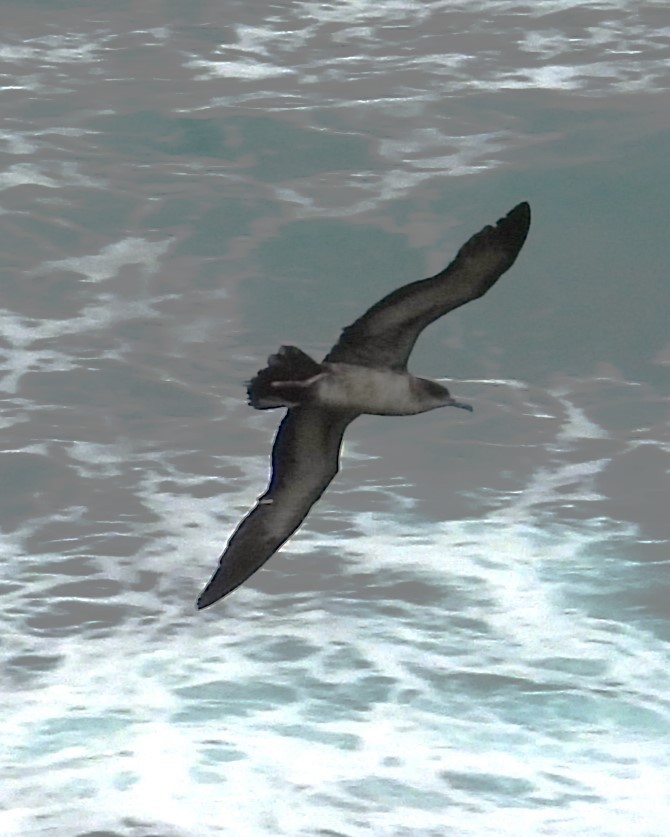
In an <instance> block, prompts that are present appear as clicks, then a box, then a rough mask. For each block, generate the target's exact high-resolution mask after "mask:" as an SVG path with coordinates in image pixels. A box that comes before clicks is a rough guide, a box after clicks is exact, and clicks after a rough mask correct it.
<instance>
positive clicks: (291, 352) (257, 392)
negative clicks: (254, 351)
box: [247, 346, 322, 410]
mask: <svg viewBox="0 0 670 837" xmlns="http://www.w3.org/2000/svg"><path fill="white" fill-rule="evenodd" d="M321 372H322V367H321V365H320V364H318V363H317V362H316V361H315V360H312V358H311V357H310V356H309V355H307V354H305V352H303V351H301V350H300V349H298V348H297V347H296V346H280V348H279V350H278V352H277V353H276V354H274V355H270V357H269V358H268V365H267V366H266V367H265V369H261V370H260V371H259V372H258V374H257V375H256V377H255V378H252V379H251V380H250V381H249V384H248V386H247V395H248V396H249V404H250V405H251V406H252V407H254V408H255V409H256V410H272V409H274V408H275V407H296V406H297V405H298V404H305V403H307V402H308V401H309V385H310V383H311V382H312V380H313V379H315V378H316V376H317V375H320V374H321Z"/></svg>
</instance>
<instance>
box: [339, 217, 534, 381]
mask: <svg viewBox="0 0 670 837" xmlns="http://www.w3.org/2000/svg"><path fill="white" fill-rule="evenodd" d="M529 228H530V206H529V205H528V203H526V202H525V201H524V202H523V203H520V204H518V205H517V206H515V207H514V209H512V210H511V211H510V212H508V214H507V215H506V216H505V217H504V218H501V219H500V220H499V221H498V222H497V224H496V225H495V226H493V227H492V226H487V227H484V229H482V230H481V231H480V232H478V233H476V234H475V235H473V236H472V237H471V238H470V239H469V240H468V241H467V242H466V243H465V244H464V245H463V246H462V247H461V248H460V250H459V251H458V254H457V255H456V258H455V259H454V260H453V261H452V262H451V263H450V264H449V265H448V266H447V267H446V268H444V270H441V271H440V272H439V273H438V274H436V275H435V276H431V277H429V278H428V279H419V280H418V281H416V282H411V283H410V284H408V285H404V286H402V287H400V288H396V290H394V291H391V293H390V294H387V295H386V296H385V297H384V298H383V299H381V300H380V301H379V302H377V303H375V305H373V306H372V307H371V308H369V309H368V310H367V311H366V312H365V313H364V314H363V316H362V317H359V318H358V319H357V320H356V321H355V322H354V323H352V325H350V326H347V328H345V329H344V330H343V331H342V334H341V335H340V339H339V340H338V342H337V343H336V344H335V345H334V346H333V348H332V349H331V350H330V352H329V353H328V354H327V355H326V357H325V361H328V362H333V363H353V364H359V365H362V366H376V367H390V368H392V369H399V370H402V369H405V367H406V365H407V359H408V358H409V355H410V353H411V351H412V349H413V347H414V344H415V342H416V339H417V337H418V336H419V334H420V333H421V331H423V329H424V328H426V326H427V325H429V324H430V323H432V322H434V321H435V320H437V319H439V318H440V317H443V316H444V315H445V314H446V313H448V312H449V311H452V310H453V309H454V308H458V307H460V306H461V305H465V303H467V302H470V301H471V300H473V299H476V298H477V297H480V296H483V294H485V293H486V291H488V290H489V288H490V287H491V286H492V285H493V284H494V283H495V282H496V281H497V279H498V278H499V277H500V276H502V274H503V273H505V271H507V270H509V268H510V267H511V266H512V265H513V264H514V261H515V260H516V257H517V255H518V254H519V251H520V250H521V248H522V246H523V243H524V241H525V240H526V236H527V235H528V230H529Z"/></svg>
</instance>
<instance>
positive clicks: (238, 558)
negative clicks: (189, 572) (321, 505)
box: [198, 407, 356, 609]
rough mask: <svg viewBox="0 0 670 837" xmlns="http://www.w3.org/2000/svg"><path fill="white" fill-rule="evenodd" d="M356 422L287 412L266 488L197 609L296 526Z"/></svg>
mask: <svg viewBox="0 0 670 837" xmlns="http://www.w3.org/2000/svg"><path fill="white" fill-rule="evenodd" d="M355 417H356V413H343V412H336V413H333V412H329V411H326V410H322V409H320V408H318V407H298V408H295V409H292V410H289V411H288V412H287V414H286V416H285V417H284V419H283V421H282V423H281V424H280V425H279V430H278V431H277V435H276V436H275V441H274V446H273V448H272V477H271V478H270V484H269V486H268V489H267V491H266V492H265V494H264V495H263V496H262V497H261V498H260V499H259V500H258V503H257V504H256V506H255V507H254V508H253V509H252V510H251V511H250V512H249V514H248V515H247V516H246V517H245V518H244V520H243V521H242V522H241V523H240V525H239V526H238V527H237V529H236V530H235V532H234V533H233V535H232V537H231V538H230V540H229V542H228V545H227V546H226V549H225V551H224V553H223V555H222V556H221V558H220V563H219V567H218V568H217V570H216V572H215V573H214V575H213V576H212V578H211V580H210V581H209V583H208V584H207V585H206V587H205V588H204V590H203V591H202V593H201V594H200V597H199V599H198V608H199V609H202V608H204V607H208V606H209V605H211V604H213V603H214V602H216V601H218V600H219V599H221V598H223V596H226V595H227V594H228V593H230V592H231V590H234V589H235V588H236V587H239V585H240V584H242V583H243V582H244V581H246V580H247V579H248V578H249V576H251V575H252V574H253V573H255V572H256V570H258V569H259V568H260V567H262V566H263V564H264V563H265V562H266V561H267V560H268V559H269V558H270V557H271V556H272V555H273V554H274V553H275V552H276V551H277V550H278V549H279V547H280V546H281V545H282V544H283V543H284V542H285V541H286V540H287V539H288V538H289V537H290V536H291V535H292V534H293V533H294V532H295V530H296V529H297V528H298V526H300V524H301V523H302V521H303V520H304V519H305V517H306V516H307V513H308V512H309V510H310V509H311V507H312V506H313V505H314V503H315V502H316V501H317V500H318V499H319V497H320V496H321V495H322V494H323V492H324V491H325V490H326V488H327V487H328V485H329V484H330V482H331V480H332V479H333V477H334V476H335V474H337V471H338V467H339V464H338V463H339V454H340V445H341V443H342V435H343V434H344V431H345V428H346V427H347V425H348V424H349V423H350V422H351V421H352V420H353V419H354V418H355Z"/></svg>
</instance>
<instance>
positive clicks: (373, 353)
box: [198, 202, 530, 609]
mask: <svg viewBox="0 0 670 837" xmlns="http://www.w3.org/2000/svg"><path fill="white" fill-rule="evenodd" d="M529 227H530V207H529V205H528V204H527V203H525V202H524V203H520V204H519V205H518V206H515V207H514V209H512V211H511V212H509V214H508V215H506V216H505V217H504V218H501V219H500V220H499V221H498V223H497V224H496V225H495V226H494V227H491V226H487V227H484V229H483V230H481V232H479V233H477V234H476V235H474V236H473V237H472V238H471V239H470V240H469V241H468V242H467V243H466V244H464V245H463V247H461V249H460V250H459V251H458V254H457V256H456V258H455V259H454V260H453V262H451V264H450V265H448V266H447V267H446V268H445V269H444V270H442V271H440V273H438V274H437V275H436V276H432V277H429V278H428V279H422V280H419V281H417V282H412V283H411V284H409V285H405V286H404V287H402V288H398V289H397V290H395V291H392V292H391V293H390V294H388V295H387V296H385V297H384V298H383V299H382V300H381V301H380V302H378V303H376V305H373V306H372V308H370V309H369V310H368V311H366V312H365V314H363V316H362V317H360V318H359V319H358V320H356V322H355V323H353V324H352V325H350V326H349V327H348V328H345V329H344V331H343V332H342V334H341V336H340V339H339V340H338V341H337V343H336V344H335V345H334V346H333V348H332V349H331V350H330V351H329V352H328V354H327V355H326V357H325V358H324V360H323V361H322V363H317V362H316V361H315V360H313V359H312V358H311V357H309V355H306V354H305V353H304V352H303V351H301V350H300V349H298V348H296V347H295V346H282V347H281V348H280V349H279V350H278V352H277V353H276V354H273V355H270V357H269V358H268V361H267V363H268V365H267V366H266V367H265V369H261V370H260V371H259V372H258V374H257V375H256V377H255V378H253V379H252V380H251V381H250V382H249V384H248V388H247V394H248V397H249V404H250V405H251V406H252V407H254V408H255V409H256V410H271V409H273V408H276V407H284V408H288V410H287V412H286V415H285V416H284V418H283V419H282V422H281V424H280V425H279V429H278V431H277V435H276V436H275V440H274V445H273V448H272V475H271V477H270V484H269V485H268V488H267V491H266V492H265V494H263V496H262V497H260V498H259V500H258V502H257V503H256V505H255V506H254V508H253V509H252V510H251V511H250V512H249V514H248V515H247V516H246V517H245V518H244V520H243V521H242V522H241V523H240V525H239V526H238V527H237V529H236V530H235V532H234V533H233V535H232V537H231V538H230V540H229V541H228V545H227V546H226V548H225V550H224V552H223V555H222V556H221V558H220V559H219V566H218V567H217V569H216V572H215V573H214V575H213V576H212V578H211V579H210V581H209V583H208V584H207V586H206V587H205V588H204V590H203V591H202V593H201V594H200V597H199V598H198V608H199V609H202V608H204V607H209V605H211V604H214V602H216V601H218V600H219V599H221V598H223V597H224V596H226V595H228V593H230V592H231V591H232V590H234V589H235V588H236V587H239V585H240V584H242V583H243V582H245V581H246V580H247V579H248V578H249V576H251V575H253V573H255V572H256V570H258V569H260V567H262V566H263V564H264V563H265V562H266V561H267V560H268V558H270V557H271V556H272V555H273V554H274V553H275V552H276V551H277V550H278V549H279V547H280V546H281V545H282V544H283V543H285V542H286V540H288V538H289V537H290V536H291V535H292V534H293V533H294V532H295V530H296V529H297V528H298V526H300V524H301V523H302V521H303V520H304V519H305V517H306V516H307V513H308V512H309V510H310V509H311V507H312V506H313V505H314V503H316V501H317V500H318V499H319V497H320V496H321V495H322V494H323V492H324V491H325V490H326V488H327V487H328V485H329V484H330V482H331V480H332V479H333V477H334V476H335V474H337V471H338V466H339V456H340V445H341V444H342V436H343V434H344V431H345V428H346V427H347V425H348V424H350V423H351V422H352V421H353V420H354V419H355V418H356V417H357V416H359V415H361V414H362V413H369V414H372V415H381V416H406V415H412V414H415V413H423V412H426V411H427V410H434V409H436V408H438V407H461V408H463V409H466V410H472V407H471V406H470V405H469V404H463V403H461V402H459V401H456V400H455V399H453V398H452V397H451V395H450V394H449V390H448V389H447V388H446V387H444V386H442V385H441V384H439V383H437V382H436V381H430V380H427V379H426V378H417V377H415V376H414V375H411V374H410V373H409V372H408V371H407V360H408V358H409V356H410V354H411V352H412V349H413V348H414V344H415V343H416V340H417V338H418V336H419V335H420V334H421V332H422V331H423V330H424V328H426V326H428V325H430V323H432V322H434V321H435V320H437V319H439V318H440V317H443V316H444V315H445V314H446V313H448V312H449V311H452V310H453V309H454V308H458V307H459V306H461V305H465V303H466V302H470V300H472V299H476V298H477V297H480V296H483V295H484V294H485V293H486V292H487V291H488V289H489V288H490V287H491V286H492V285H493V284H494V283H495V282H496V281H497V280H498V278H499V277H500V276H502V274H503V273H504V272H505V271H506V270H509V268H510V267H511V266H512V265H513V264H514V261H515V259H516V257H517V255H518V254H519V251H520V250H521V247H522V246H523V243H524V241H525V240H526V236H527V234H528V229H529Z"/></svg>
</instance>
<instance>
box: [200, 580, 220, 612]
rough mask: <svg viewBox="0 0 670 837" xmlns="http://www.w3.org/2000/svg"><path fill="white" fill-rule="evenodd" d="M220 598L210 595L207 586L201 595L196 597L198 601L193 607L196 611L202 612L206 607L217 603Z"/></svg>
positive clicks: (210, 592)
mask: <svg viewBox="0 0 670 837" xmlns="http://www.w3.org/2000/svg"><path fill="white" fill-rule="evenodd" d="M220 598H221V596H215V595H213V594H212V591H211V590H210V587H209V585H208V586H207V587H205V589H204V590H203V591H202V593H201V594H200V595H199V596H198V600H197V601H196V603H195V606H196V607H197V608H198V610H204V609H205V608H206V607H209V606H210V605H213V604H214V602H217V601H218V600H219V599H220Z"/></svg>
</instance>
